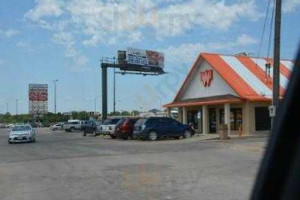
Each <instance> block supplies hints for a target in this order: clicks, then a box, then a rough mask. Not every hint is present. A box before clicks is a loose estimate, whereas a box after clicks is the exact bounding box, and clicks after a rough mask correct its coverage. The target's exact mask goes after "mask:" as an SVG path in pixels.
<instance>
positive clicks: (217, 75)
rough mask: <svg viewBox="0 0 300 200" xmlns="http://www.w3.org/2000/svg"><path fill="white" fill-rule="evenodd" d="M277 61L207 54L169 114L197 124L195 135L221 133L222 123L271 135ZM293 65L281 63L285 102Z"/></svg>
mask: <svg viewBox="0 0 300 200" xmlns="http://www.w3.org/2000/svg"><path fill="white" fill-rule="evenodd" d="M272 62H273V60H272V59H269V58H255V57H248V56H245V55H220V54H212V53H202V54H200V55H199V57H198V58H197V60H196V61H195V63H194V65H193V66H192V68H191V69H190V72H189V73H188V75H187V77H186V79H185V80H184V82H183V84H182V86H181V88H180V89H179V91H178V93H177V95H176V96H175V98H174V100H173V102H171V103H169V104H166V105H164V107H165V108H167V109H168V114H169V115H170V114H171V110H172V109H175V108H176V109H178V120H179V121H181V122H183V123H186V124H188V123H193V125H194V128H195V129H196V131H197V132H199V133H203V134H207V133H217V132H218V130H219V128H220V127H221V124H227V125H228V129H229V130H228V132H229V134H237V133H242V134H243V135H249V134H260V133H262V132H268V131H269V130H270V127H271V119H270V117H269V109H268V107H269V106H270V105H271V101H272V87H273V81H272V77H273V67H272ZM267 63H270V64H271V67H270V68H268V67H266V64H267ZM293 65H294V63H293V61H290V60H281V61H280V96H281V98H282V97H283V95H284V93H285V90H286V88H287V84H288V80H289V77H290V74H291V72H292V67H293Z"/></svg>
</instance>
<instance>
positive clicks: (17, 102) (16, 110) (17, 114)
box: [16, 99, 19, 115]
mask: <svg viewBox="0 0 300 200" xmlns="http://www.w3.org/2000/svg"><path fill="white" fill-rule="evenodd" d="M18 101H19V99H16V115H18Z"/></svg>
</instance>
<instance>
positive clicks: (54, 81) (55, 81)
mask: <svg viewBox="0 0 300 200" xmlns="http://www.w3.org/2000/svg"><path fill="white" fill-rule="evenodd" d="M57 82H58V80H57V79H56V80H53V83H54V114H56V83H57Z"/></svg>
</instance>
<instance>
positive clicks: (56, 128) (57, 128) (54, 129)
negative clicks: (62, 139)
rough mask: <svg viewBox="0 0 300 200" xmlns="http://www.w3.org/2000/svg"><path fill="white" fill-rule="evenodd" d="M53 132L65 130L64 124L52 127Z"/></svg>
mask: <svg viewBox="0 0 300 200" xmlns="http://www.w3.org/2000/svg"><path fill="white" fill-rule="evenodd" d="M51 130H52V131H57V130H63V123H57V124H54V125H53V126H51Z"/></svg>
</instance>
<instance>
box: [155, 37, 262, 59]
mask: <svg viewBox="0 0 300 200" xmlns="http://www.w3.org/2000/svg"><path fill="white" fill-rule="evenodd" d="M256 43H257V40H256V39H255V38H253V37H251V36H249V35H246V34H242V35H239V36H238V37H237V39H236V40H234V41H225V42H207V43H184V44H181V45H180V46H176V47H175V46H170V47H168V48H166V49H161V51H162V52H165V55H166V60H168V62H170V63H172V64H173V65H174V64H175V65H178V63H180V64H186V65H190V64H191V63H192V62H193V61H194V60H195V59H196V57H197V56H198V55H199V53H201V52H218V51H221V50H222V51H236V52H238V51H240V50H241V48H245V47H247V46H249V45H253V44H256Z"/></svg>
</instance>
